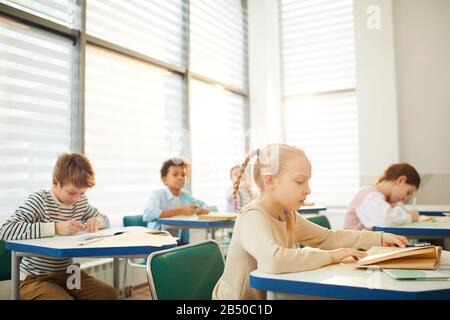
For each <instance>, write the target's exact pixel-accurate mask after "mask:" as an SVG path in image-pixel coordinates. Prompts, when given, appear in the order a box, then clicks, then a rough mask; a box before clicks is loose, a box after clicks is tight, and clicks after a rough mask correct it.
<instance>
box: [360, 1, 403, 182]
mask: <svg viewBox="0 0 450 320" xmlns="http://www.w3.org/2000/svg"><path fill="white" fill-rule="evenodd" d="M374 6H375V7H374ZM370 8H375V10H379V13H380V14H379V16H377V14H376V12H373V11H371V10H369V13H368V12H367V10H368V9H370ZM354 17H355V46H356V48H355V52H356V96H357V101H358V102H357V103H358V112H359V114H358V118H359V121H358V125H359V128H358V130H359V158H360V176H361V182H362V183H364V182H366V180H367V178H366V177H372V176H376V175H378V174H379V172H380V170H382V169H383V168H384V167H385V166H386V164H389V163H393V162H398V160H399V151H398V150H399V145H398V121H397V97H396V84H395V61H394V42H393V26H392V7H391V1H390V0H355V1H354ZM372 19H379V21H378V25H377V24H376V23H375V24H372V23H371V22H373V20H372ZM377 26H378V27H379V28H377Z"/></svg>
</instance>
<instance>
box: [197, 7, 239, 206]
mask: <svg viewBox="0 0 450 320" xmlns="http://www.w3.org/2000/svg"><path fill="white" fill-rule="evenodd" d="M190 6H191V7H190V18H189V21H190V28H189V31H190V34H189V39H190V66H191V70H192V81H191V109H190V131H191V150H192V151H191V154H192V158H191V160H192V175H191V179H192V192H193V195H194V196H195V197H197V198H199V199H201V200H203V201H205V202H206V203H207V204H208V205H210V206H217V207H218V208H219V209H220V210H225V204H226V191H227V189H229V188H231V180H230V176H229V171H230V169H231V167H232V166H233V165H235V164H240V163H241V162H242V161H243V159H244V157H245V153H246V150H247V149H246V144H245V130H246V129H248V120H247V117H248V104H247V99H246V94H247V82H248V70H247V69H248V67H247V4H246V1H242V0H230V1H207V0H192V1H190Z"/></svg>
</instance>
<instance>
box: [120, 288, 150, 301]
mask: <svg viewBox="0 0 450 320" xmlns="http://www.w3.org/2000/svg"><path fill="white" fill-rule="evenodd" d="M123 300H150V290H149V288H148V286H143V287H141V288H137V289H133V293H132V294H131V296H130V297H128V298H124V299H123Z"/></svg>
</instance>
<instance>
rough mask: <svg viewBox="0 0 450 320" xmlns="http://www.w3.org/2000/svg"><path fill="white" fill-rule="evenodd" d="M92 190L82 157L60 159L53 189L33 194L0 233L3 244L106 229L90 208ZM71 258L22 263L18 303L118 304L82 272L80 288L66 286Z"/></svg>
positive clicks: (107, 287)
mask: <svg viewBox="0 0 450 320" xmlns="http://www.w3.org/2000/svg"><path fill="white" fill-rule="evenodd" d="M94 184H95V179H94V170H93V169H92V166H91V163H90V162H89V160H88V159H87V158H86V156H84V155H83V154H81V153H64V154H62V155H60V156H59V158H58V160H57V161H56V164H55V168H54V170H53V179H52V187H51V189H50V190H46V189H43V190H40V191H37V192H35V193H33V194H31V195H30V196H29V197H28V198H27V199H26V200H25V202H24V203H23V204H22V205H21V206H19V208H18V209H17V210H16V211H15V213H14V215H13V216H12V217H11V218H9V219H8V220H7V221H6V222H5V223H4V224H3V225H2V226H1V228H0V239H2V240H24V239H37V238H45V237H53V236H55V235H72V234H75V233H77V232H79V231H87V232H96V231H97V230H98V229H102V228H107V227H108V226H109V221H108V218H107V217H106V216H105V215H103V214H102V213H100V212H99V211H98V210H97V209H96V208H94V207H93V206H91V205H90V204H89V203H88V200H87V198H86V196H85V192H86V190H87V189H88V188H91V187H93V186H94ZM72 264H73V261H72V259H71V258H62V259H60V258H44V257H24V258H23V259H22V262H21V264H20V271H21V275H20V278H21V280H22V279H23V281H22V282H21V285H20V299H25V300H28V299H39V300H41V299H46V300H47V299H50V300H73V299H89V300H90V299H94V300H97V299H98V300H99V299H117V292H116V290H115V289H114V288H113V287H111V286H110V285H108V284H106V283H103V282H102V281H100V280H97V279H95V278H93V277H91V276H89V275H88V274H87V273H86V272H84V271H83V270H81V272H80V287H79V288H72V286H70V285H69V286H68V280H69V277H70V276H72V273H71V272H69V273H67V270H68V268H69V267H70V266H71V265H72Z"/></svg>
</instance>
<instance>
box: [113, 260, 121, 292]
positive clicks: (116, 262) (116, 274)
mask: <svg viewBox="0 0 450 320" xmlns="http://www.w3.org/2000/svg"><path fill="white" fill-rule="evenodd" d="M113 269H114V279H113V281H114V288H116V290H117V292H118V293H119V294H120V284H119V282H120V281H119V278H120V273H119V271H120V259H119V258H117V257H116V258H114V260H113Z"/></svg>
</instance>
